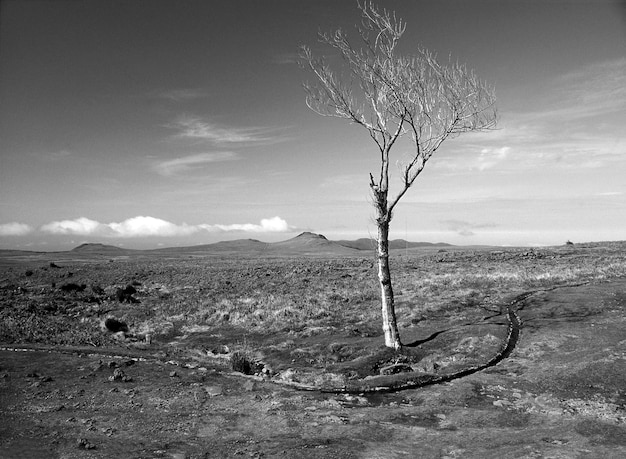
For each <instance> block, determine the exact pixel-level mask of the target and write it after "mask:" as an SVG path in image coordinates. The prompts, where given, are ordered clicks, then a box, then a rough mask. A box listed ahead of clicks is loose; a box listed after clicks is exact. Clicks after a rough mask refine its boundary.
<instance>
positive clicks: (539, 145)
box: [0, 0, 626, 251]
mask: <svg viewBox="0 0 626 459" xmlns="http://www.w3.org/2000/svg"><path fill="white" fill-rule="evenodd" d="M377 4H378V5H379V6H380V7H381V8H387V9H389V10H393V11H395V12H396V13H397V15H398V16H399V17H401V18H403V19H404V20H405V21H406V24H407V29H406V32H405V34H404V36H403V37H402V40H401V44H400V45H399V52H400V53H403V54H411V52H412V50H414V49H416V48H417V46H418V45H422V46H424V47H426V48H428V49H429V50H430V51H432V52H435V53H436V54H437V56H439V59H440V60H441V61H447V60H448V59H452V60H454V61H459V62H464V63H466V64H467V65H468V67H470V68H472V69H474V70H475V71H476V73H477V74H478V76H479V77H480V78H481V79H483V80H485V81H486V82H487V83H489V84H491V85H493V86H495V89H496V94H497V108H498V113H499V119H498V125H497V129H496V130H493V131H489V132H481V133H470V134H465V135H463V136H460V137H458V138H456V139H452V140H447V141H446V142H445V143H444V144H443V145H442V147H441V149H440V150H438V151H437V152H436V154H435V155H434V156H433V157H432V158H431V160H430V161H429V162H428V164H427V165H426V168H425V169H424V171H423V172H422V174H421V175H420V177H419V178H418V179H417V181H416V182H415V184H414V185H413V187H412V188H411V189H410V190H409V191H408V193H407V194H406V195H405V196H404V197H403V199H402V200H401V201H400V203H399V204H398V206H397V208H396V211H395V214H394V219H393V221H392V223H391V234H390V237H391V238H392V239H400V238H401V239H408V240H410V241H426V242H446V243H450V244H457V245H476V244H486V245H503V246H508V245H513V246H540V245H559V244H563V243H565V242H566V241H568V240H570V241H572V242H588V241H606V240H626V211H625V210H624V209H626V179H625V178H624V177H626V127H625V126H626V2H624V1H623V0H622V1H618V0H615V1H610V0H569V1H568V0H541V1H540V0H493V1H492V0H465V1H461V0H458V1H457V0H454V1H453V0H437V1H434V0H432V1H418V0H416V1H401V0H380V1H378V2H377ZM359 22H360V15H359V11H358V9H357V7H356V1H352V0H332V1H331V0H309V1H299V0H264V1H258V0H257V1H253V0H228V1H226V0H220V1H193V0H187V1H175V0H171V1H165V0H122V1H117V0H82V1H78V0H67V1H65V0H55V1H52V0H39V1H37V0H0V249H25V250H41V251H54V250H67V249H71V248H72V247H75V246H77V245H79V244H82V243H85V242H94V243H96V242H97V243H105V244H111V245H117V246H120V247H127V248H142V249H143V248H156V247H163V246H186V245H196V244H207V243H213V242H217V241H223V240H232V239H245V238H253V239H259V240H262V241H267V242H273V241H279V240H286V239H289V238H291V237H294V236H296V235H297V234H299V233H300V232H302V231H312V232H315V233H320V234H323V235H325V236H326V237H327V238H329V239H334V240H338V239H356V238H360V237H374V236H375V235H376V224H375V222H374V218H373V217H374V208H373V206H372V199H371V196H370V190H369V186H368V183H369V173H370V172H373V173H374V175H376V171H378V167H379V163H378V161H379V156H378V151H377V147H376V145H375V144H374V143H373V142H372V140H371V139H370V138H369V137H368V135H367V132H366V131H364V130H363V129H362V128H360V127H359V126H356V125H352V124H350V123H349V122H347V121H345V120H342V119H337V118H330V117H322V116H319V115H317V114H316V113H314V112H312V111H311V110H309V109H308V108H307V106H306V104H305V92H304V90H303V88H302V84H303V82H305V81H309V82H312V81H313V78H312V76H311V75H310V74H308V73H307V72H306V71H305V70H303V69H302V68H300V67H299V66H298V65H297V62H296V57H297V52H298V48H299V46H300V45H303V44H305V45H309V46H310V47H311V48H312V49H313V52H314V53H315V54H317V55H326V56H328V57H329V59H330V61H331V62H332V59H333V57H334V58H336V56H335V55H334V54H333V50H331V49H327V48H325V47H324V46H323V45H321V44H320V43H318V41H317V33H318V31H320V30H321V31H331V30H335V29H336V28H338V27H341V28H342V29H344V30H345V31H346V32H347V33H348V35H349V36H350V37H353V38H356V36H355V34H356V31H355V28H354V26H355V24H357V23H359ZM408 152H410V149H409V148H408V146H406V145H399V146H398V148H397V149H396V150H394V151H392V160H393V161H394V164H395V161H397V160H398V161H399V160H402V159H403V158H406V154H408ZM394 155H395V156H394ZM395 172H396V169H394V168H392V173H395ZM396 175H397V174H395V175H394V176H393V177H392V180H393V179H394V178H397V177H396ZM392 183H393V182H392Z"/></svg>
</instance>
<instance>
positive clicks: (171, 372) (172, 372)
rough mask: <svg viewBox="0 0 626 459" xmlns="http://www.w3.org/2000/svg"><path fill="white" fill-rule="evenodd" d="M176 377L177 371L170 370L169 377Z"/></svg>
mask: <svg viewBox="0 0 626 459" xmlns="http://www.w3.org/2000/svg"><path fill="white" fill-rule="evenodd" d="M177 377H178V373H176V372H175V371H170V378H177Z"/></svg>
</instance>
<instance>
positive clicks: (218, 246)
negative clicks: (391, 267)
mask: <svg viewBox="0 0 626 459" xmlns="http://www.w3.org/2000/svg"><path fill="white" fill-rule="evenodd" d="M449 246H450V244H444V243H437V244H433V243H430V242H407V241H405V240H403V239H395V240H393V241H389V249H390V250H398V249H402V250H404V249H407V248H409V249H411V248H417V247H449ZM374 250H376V240H375V239H369V238H361V239H357V240H354V241H347V240H341V241H329V240H328V239H327V238H326V237H325V236H324V235H322V234H316V233H312V232H310V231H305V232H304V233H301V234H299V235H297V236H296V237H294V238H291V239H288V240H286V241H281V242H270V243H268V242H261V241H259V240H257V239H236V240H233V241H221V242H216V243H213V244H202V245H194V246H186V247H163V248H160V249H148V250H131V249H124V248H121V247H116V246H113V245H106V244H98V243H87V244H81V245H79V246H78V247H75V248H73V249H72V250H71V251H70V252H72V253H83V254H99V255H116V254H117V255H120V254H127V253H128V252H133V253H146V254H148V253H155V254H170V255H176V254H187V255H192V254H196V255H206V254H211V253H215V254H237V255H246V254H257V255H260V254H267V255H273V256H281V255H300V254H307V255H316V254H319V255H331V256H332V255H337V256H341V255H358V253H359V252H368V251H374Z"/></svg>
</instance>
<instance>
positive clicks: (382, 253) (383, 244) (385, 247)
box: [376, 215, 402, 349]
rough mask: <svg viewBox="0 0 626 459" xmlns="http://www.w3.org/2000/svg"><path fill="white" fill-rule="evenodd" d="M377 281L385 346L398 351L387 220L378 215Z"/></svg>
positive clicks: (400, 344)
mask: <svg viewBox="0 0 626 459" xmlns="http://www.w3.org/2000/svg"><path fill="white" fill-rule="evenodd" d="M377 225H378V244H377V251H376V252H377V256H378V281H379V283H380V295H381V300H382V313H383V332H384V333H385V346H387V347H391V348H394V349H400V348H401V347H402V342H401V341H400V334H399V333H398V324H397V323H396V311H395V306H394V301H393V289H392V288H391V272H390V271H389V219H388V218H387V216H382V215H379V218H378V221H377Z"/></svg>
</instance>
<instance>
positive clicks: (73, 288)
mask: <svg viewBox="0 0 626 459" xmlns="http://www.w3.org/2000/svg"><path fill="white" fill-rule="evenodd" d="M86 288H87V286H86V285H85V284H80V285H78V284H75V283H73V282H70V283H67V284H63V285H61V286H60V287H59V290H63V291H64V292H67V293H69V292H82V291H83V290H85V289H86Z"/></svg>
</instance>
